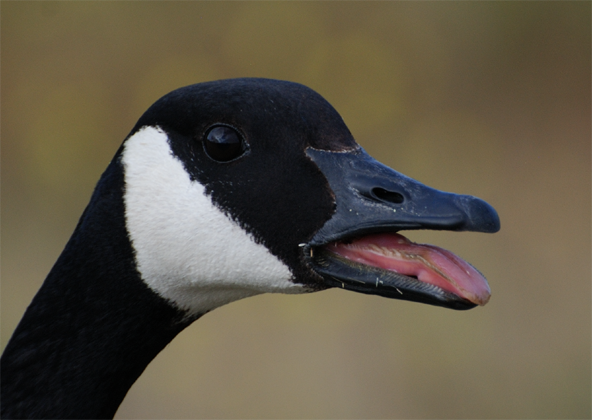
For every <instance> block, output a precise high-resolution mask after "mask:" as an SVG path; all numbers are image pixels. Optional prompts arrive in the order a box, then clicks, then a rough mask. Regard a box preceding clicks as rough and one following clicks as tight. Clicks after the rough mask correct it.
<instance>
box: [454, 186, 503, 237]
mask: <svg viewBox="0 0 592 420" xmlns="http://www.w3.org/2000/svg"><path fill="white" fill-rule="evenodd" d="M459 204H460V205H461V207H463V208H464V210H465V212H466V215H467V220H466V223H465V226H464V229H462V230H468V231H473V232H483V233H495V232H497V231H499V230H500V228H501V225H500V218H499V215H498V214H497V211H496V210H495V209H494V208H493V207H492V206H491V205H490V204H489V203H487V202H486V201H484V200H481V199H480V198H477V197H473V196H470V195H464V196H460V197H459Z"/></svg>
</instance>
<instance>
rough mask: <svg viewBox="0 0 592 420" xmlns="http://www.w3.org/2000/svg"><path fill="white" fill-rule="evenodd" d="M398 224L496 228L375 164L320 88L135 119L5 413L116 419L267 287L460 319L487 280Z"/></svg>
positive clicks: (233, 83) (51, 293)
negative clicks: (218, 317)
mask: <svg viewBox="0 0 592 420" xmlns="http://www.w3.org/2000/svg"><path fill="white" fill-rule="evenodd" d="M405 229H443V230H455V231H461V230H470V231H480V232H495V231H497V230H498V229H499V219H498V216H497V214H496V212H495V210H494V209H493V208H492V207H491V206H489V205H488V204H487V203H485V202H484V201H482V200H480V199H478V198H474V197H470V196H465V195H456V194H451V193H444V192H440V191H437V190H435V189H432V188H429V187H426V186H424V185H422V184H421V183H419V182H417V181H414V180H412V179H410V178H408V177H405V176H404V175H402V174H399V173H397V172H395V171H393V170H392V169H390V168H388V167H386V166H384V165H382V164H380V163H379V162H377V161H376V160H374V159H373V158H371V157H370V156H369V155H368V154H366V152H365V151H364V150H363V149H362V148H361V147H360V146H359V145H358V144H357V143H356V142H355V140H354V139H353V137H352V135H351V134H350V132H349V130H348V129H347V127H346V126H345V124H344V122H343V120H342V119H341V117H340V116H339V114H338V113H337V112H336V111H335V110H334V109H333V108H332V107H331V105H330V104H329V103H328V102H327V101H325V100H324V99H323V98H322V97H321V96H320V95H319V94H317V93H316V92H314V91H312V90H311V89H309V88H307V87H305V86H302V85H299V84H296V83H291V82H285V81H277V80H268V79H232V80H222V81H216V82H209V83H201V84H196V85H192V86H188V87H184V88H181V89H178V90H175V91H173V92H171V93H169V94H168V95H166V96H164V97H163V98H161V99H160V100H158V101H157V102H156V103H155V104H154V105H152V106H151V107H150V108H149V109H148V111H146V113H145V114H144V115H143V116H142V117H141V118H140V120H139V121H138V123H137V124H136V125H135V127H134V128H133V129H132V131H131V133H130V134H129V136H128V137H127V138H126V139H125V141H124V142H123V144H122V146H121V147H120V148H119V150H118V151H117V153H116V154H115V157H114V158H113V160H112V161H111V163H110V164H109V166H108V167H107V169H106V171H105V172H104V174H103V175H102V177H101V179H100V180H99V182H98V184H97V186H96V189H95V191H94V193H93V195H92V198H91V200H90V203H89V205H88V206H87V208H86V210H85V211H84V213H83V215H82V217H81V218H80V221H79V223H78V225H77V227H76V229H75V231H74V233H73V235H72V237H71V239H70V240H69V242H68V244H67V245H66V247H65V249H64V251H63V253H62V254H61V256H60V257H59V259H58V260H57V262H56V264H55V265H54V267H53V269H52V270H51V271H50V273H49V275H48V276H47V279H46V280H45V282H44V283H43V285H42V286H41V289H40V290H39V292H38V293H37V295H36V296H35V298H34V299H33V301H32V303H31V304H30V306H29V307H28V309H27V311H26V312H25V315H24V316H23V318H22V320H21V322H20V324H19V325H18V327H17V329H16V331H15V332H14V334H13V336H12V338H11V340H10V342H9V343H8V345H7V347H6V349H5V351H4V354H3V356H2V365H1V369H2V378H1V379H2V417H3V418H111V417H113V415H114V414H115V412H116V410H117V408H118V406H119V404H120V403H121V401H122V400H123V398H124V397H125V394H126V393H127V391H128V389H129V388H130V387H131V386H132V384H133V383H134V381H135V380H136V379H137V378H138V377H139V376H140V374H141V373H142V371H143V370H144V369H145V368H146V366H147V365H148V363H150V361H151V360H152V359H153V358H154V357H155V356H156V355H157V353H158V352H160V351H161V350H162V349H163V348H164V346H165V345H166V344H167V343H169V342H170V341H171V340H172V339H173V338H174V337H175V336H176V335H177V334H178V333H179V332H180V331H181V330H183V329H184V328H185V327H187V326H188V325H189V324H190V323H192V322H193V321H195V320H196V319H198V318H199V317H200V316H201V315H203V314H205V313H206V312H209V311H211V310H212V309H214V308H217V307H219V306H221V305H224V304H226V303H229V302H232V301H234V300H238V299H242V298H245V297H248V296H253V295H257V294H260V293H266V292H272V293H273V292H278V293H305V292H312V291H319V290H323V289H327V288H330V287H339V288H343V289H347V290H353V291H357V292H362V293H368V294H377V295H381V296H386V297H391V298H396V299H404V300H411V301H417V302H423V303H427V304H431V305H439V306H443V307H447V308H453V309H469V308H472V307H474V306H476V305H482V304H485V303H486V302H487V300H488V299H489V294H490V292H489V287H488V285H487V281H486V280H485V278H483V276H482V275H480V274H479V273H478V272H477V271H476V270H475V269H474V268H473V267H472V266H470V265H469V264H468V263H466V262H464V261H463V260H461V259H460V258H458V257H457V256H455V255H454V254H452V253H450V252H449V251H445V250H443V249H441V248H437V247H435V246H431V245H419V244H414V243H412V242H410V241H408V240H407V239H406V238H405V237H404V236H401V235H400V234H399V233H396V232H398V231H400V230H405Z"/></svg>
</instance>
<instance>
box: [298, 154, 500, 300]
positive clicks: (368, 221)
mask: <svg viewBox="0 0 592 420" xmlns="http://www.w3.org/2000/svg"><path fill="white" fill-rule="evenodd" d="M307 155H308V156H309V157H310V159H312V160H313V162H315V164H316V165H317V166H318V167H319V169H320V170H321V172H323V174H324V175H325V177H326V178H327V180H328V182H329V186H330V188H331V190H332V191H333V194H334V195H335V201H336V210H335V213H334V214H333V216H332V217H331V218H330V219H329V220H328V221H327V222H326V223H325V224H324V225H323V227H322V228H321V229H320V230H319V231H318V232H317V233H316V234H315V235H314V237H313V238H312V240H311V241H310V242H309V243H308V244H307V246H306V247H304V252H305V255H306V258H307V259H308V262H309V264H310V265H311V267H312V268H313V269H314V270H315V271H316V272H317V273H318V274H319V275H320V276H321V277H322V278H323V279H324V281H325V283H326V285H327V286H330V287H341V288H344V289H348V290H353V291H357V292H361V293H367V294H377V295H380V296H384V297H390V298H396V299H403V300H410V301H416V302H422V303H427V304H432V305H437V306H443V307H447V308H452V309H470V308H473V307H475V306H476V305H484V304H485V303H487V301H488V300H489V296H490V290H489V286H488V284H487V280H486V279H485V277H483V275H481V274H480V273H479V272H478V271H477V270H476V269H475V268H474V267H472V266H471V265H470V264H469V263H467V262H465V261H464V260H462V259H461V258H460V257H458V256H456V255H454V254H453V253H451V252H450V251H447V250H444V249H442V248H439V247H436V246H433V245H423V244H415V243H413V242H411V241H409V240H408V239H407V238H405V237H404V236H402V235H400V234H399V233H397V232H399V231H400V230H412V229H432V230H452V231H473V232H487V233H493V232H497V231H498V230H499V229H500V221H499V217H498V215H497V212H496V211H495V210H494V208H493V207H491V206H490V205H489V204H488V203H486V202H485V201H483V200H481V199H479V198H476V197H472V196H468V195H459V194H452V193H447V192H442V191H439V190H436V189H433V188H430V187H428V186H425V185H423V184H421V183H420V182H417V181H415V180H413V179H411V178H409V177H406V176H405V175H403V174H400V173H398V172H396V171H394V170H392V169H390V168H389V167H387V166H385V165H383V164H381V163H380V162H378V161H376V160H375V159H373V158H372V157H371V156H369V155H368V154H367V153H366V152H365V151H364V150H362V149H361V148H360V149H357V150H355V151H353V152H346V153H343V152H341V153H339V152H331V151H325V150H315V149H311V148H309V149H308V150H307Z"/></svg>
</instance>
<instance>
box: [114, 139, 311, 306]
mask: <svg viewBox="0 0 592 420" xmlns="http://www.w3.org/2000/svg"><path fill="white" fill-rule="evenodd" d="M122 162H123V166H124V172H125V198H124V200H125V209H126V210H125V212H126V213H125V216H126V224H127V230H128V233H129V235H130V239H131V242H132V245H133V247H134V249H135V251H136V263H137V267H138V271H139V272H140V274H141V276H142V279H143V280H144V282H146V283H147V284H148V286H149V287H150V288H151V289H152V290H154V291H155V292H156V293H158V294H159V295H160V296H162V297H164V298H165V299H167V300H169V301H171V302H173V303H174V304H176V305H177V306H178V307H180V308H182V309H184V310H188V311H189V312H190V313H202V312H205V311H209V310H212V309H214V308H216V307H218V306H221V305H224V304H226V303H229V302H232V301H234V300H237V299H242V298H245V297H248V296H253V295H257V294H260V293H265V292H281V293H302V292H305V291H306V289H305V288H304V287H303V286H302V285H298V284H295V283H293V282H292V281H291V279H292V273H291V272H290V270H289V269H288V267H287V266H286V265H285V264H284V263H282V262H281V261H280V260H279V259H278V258H277V257H275V256H274V255H272V254H271V253H270V252H269V250H268V249H267V248H266V247H265V246H263V245H261V244H258V243H256V242H255V241H254V240H253V238H252V237H251V235H249V234H248V233H247V232H245V231H244V230H243V229H242V228H241V227H240V226H239V225H238V224H236V223H235V222H234V221H232V220H231V219H230V218H228V217H227V216H226V215H225V214H224V213H223V212H222V211H221V210H220V209H218V208H217V207H216V206H215V205H214V204H213V203H212V201H211V200H210V198H209V197H208V196H206V194H205V188H204V186H203V185H202V184H200V183H199V182H197V181H191V180H190V178H189V174H188V173H187V172H186V171H185V168H184V167H183V164H182V163H181V161H180V160H179V159H177V158H176V157H174V156H173V154H172V152H171V149H170V146H169V143H168V140H167V135H166V133H165V132H163V131H162V130H161V129H159V128H156V127H144V128H142V129H141V130H140V131H138V132H137V133H136V134H134V135H133V136H132V137H130V138H129V139H127V141H126V143H125V148H124V151H123V157H122Z"/></svg>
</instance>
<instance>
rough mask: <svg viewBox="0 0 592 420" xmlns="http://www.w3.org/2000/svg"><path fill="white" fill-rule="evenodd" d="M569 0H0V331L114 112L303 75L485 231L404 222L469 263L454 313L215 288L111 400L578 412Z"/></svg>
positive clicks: (579, 203)
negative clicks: (487, 292)
mask: <svg viewBox="0 0 592 420" xmlns="http://www.w3.org/2000/svg"><path fill="white" fill-rule="evenodd" d="M590 13H591V3H590V2H376V3H374V2H372V3H366V2H364V3H358V2H344V3H341V2H322V3H315V2H302V3H301V2H289V3H283V2H281V3H280V2H262V3H251V2H228V3H226V2H2V22H1V23H2V27H1V31H2V32H1V36H2V45H1V46H2V63H1V64H2V85H1V88H2V114H1V116H2V132H1V134H2V162H1V163H2V216H3V217H2V301H1V303H2V312H1V315H2V347H4V346H5V345H6V342H7V341H8V339H9V338H10V335H11V334H12V331H13V330H14V328H15V327H16V324H17V323H18V321H19V319H20V317H21V316H22V314H23V312H24V310H25V308H26V307H27V305H28V304H29V302H30V301H31V299H32V297H33V295H34V294H35V292H36V291H37V289H38V288H39V286H40V285H41V283H42V281H43V279H44V278H45V276H46V274H47V273H48V271H49V270H50V268H51V266H52V264H53V263H54V261H55V260H56V258H57V256H58V255H59V254H60V252H61V250H62V248H63V246H64V244H65V243H66V241H67V240H68V238H69V236H70V234H71V233H72V231H73V229H74V227H75V225H76V222H77V220H78V218H79V216H80V214H81V213H82V211H83V209H84V207H85V206H86V204H87V202H88V199H89V197H90V195H91V193H92V190H93V187H94V185H95V183H96V181H97V180H98V178H99V176H100V175H101V173H102V171H103V170H104V169H105V167H106V166H107V164H108V162H109V161H110V159H111V157H112V156H113V154H114V153H115V151H116V150H117V148H118V146H119V145H120V143H121V141H122V140H123V139H124V138H125V136H126V135H127V134H128V132H129V130H131V128H132V127H133V125H134V124H135V122H136V120H137V119H138V118H139V117H140V115H141V114H142V113H143V111H145V110H146V109H147V108H148V107H149V106H150V105H151V104H152V103H153V102H154V101H155V100H157V99H158V98H159V97H160V96H162V95H164V94H166V93H167V92H169V91H170V90H173V89H175V88H178V87H181V86H184V85H188V84H193V83H197V82H202V81H208V80H214V79H223V78H231V77H243V76H257V77H269V78H277V79H286V80H291V81H296V82H300V83H302V84H305V85H307V86H309V87H311V88H313V89H315V90H316V91H318V92H319V93H320V94H321V95H323V96H324V97H325V98H326V99H327V100H328V101H329V102H331V103H332V104H333V105H334V106H335V108H336V109H337V110H338V111H339V112H340V113H341V115H342V116H343V118H344V120H345V122H346V123H347V124H348V126H349V128H350V130H351V131H352V133H353V135H354V137H355V138H356V139H357V140H358V142H359V143H360V144H361V145H362V146H363V147H364V148H365V149H366V150H367V151H368V152H369V153H370V154H372V155H373V156H375V157H376V158H378V159H379V160H381V161H382V162H383V163H385V164H387V165H389V166H391V167H393V168H395V169H396V170H398V171H400V172H403V173H405V174H406V175H409V176H411V177H413V178H416V179H418V180H420V181H422V182H424V183H426V184H428V185H430V186H432V187H436V188H439V189H442V190H447V191H454V192H458V193H465V194H472V195H476V196H478V197H481V198H483V199H485V200H486V201H488V202H489V203H491V204H492V205H493V206H494V207H495V208H496V209H497V210H498V212H499V214H500V217H501V221H502V230H501V231H500V232H499V233H497V234H495V235H487V234H478V233H450V232H448V233H446V232H427V231H426V232H408V235H407V236H408V237H410V238H411V239H412V240H415V241H420V242H430V243H434V244H436V245H439V246H441V247H445V248H447V249H450V250H452V251H454V252H455V253H457V254H459V255H461V256H462V257H464V258H465V259H467V260H468V261H470V262H471V263H472V264H474V265H475V266H476V267H478V268H479V269H480V270H481V271H482V272H483V273H485V275H486V276H487V277H488V279H489V282H490V285H491V288H492V291H493V295H492V298H491V301H490V302H489V304H488V305H487V306H485V307H483V308H481V307H480V308H476V309H473V310H471V311H469V312H455V311H451V310H447V309H442V308H436V307H430V306H426V305H420V304H416V303H408V302H402V301H396V300H388V299H384V298H379V297H375V296H365V295H360V294H355V293H350V292H345V291H342V290H330V291H325V292H321V293H316V294H310V295H305V296H282V295H273V296H272V295H265V296H258V297H254V298H249V299H246V300H244V301H239V302H236V303H233V304H231V305H228V306H226V307H222V308H219V309H217V310H215V311H213V312H212V313H210V314H208V315H206V316H205V317H203V318H202V319H201V320H200V321H198V322H196V323H195V324H194V325H192V326H191V327H190V328H188V329H187V330H185V331H184V332H183V333H182V334H181V335H180V336H179V337H178V338H177V339H175V340H174V341H173V342H172V343H171V344H170V345H169V346H168V347H167V348H166V349H165V350H164V351H163V352H162V353H161V354H160V355H159V356H158V357H157V358H156V359H155V360H154V362H153V363H152V364H151V365H150V366H149V367H148V368H147V369H146V372H145V373H144V374H143V375H142V376H141V377H140V379H139V380H138V382H137V383H136V384H135V385H134V387H133V388H132V389H131V390H130V392H129V394H128V396H127V398H126V400H125V401H124V403H123V405H122V406H121V408H120V409H119V412H118V414H117V417H118V418H203V417H208V418H229V417H232V418H335V417H340V418H590V416H591V412H590V402H591V401H590V398H591V397H590V395H591V386H590V380H591V365H590V355H591V281H590V280H591V277H590V274H591V271H590V268H591V267H590V255H591V246H590V198H591V197H590V179H591V173H590V172H591V169H590V167H591V162H590V133H591V127H590V115H591V108H590V89H591V85H590V74H591V73H590V71H591V69H590V51H591V45H590V36H591V33H590Z"/></svg>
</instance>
